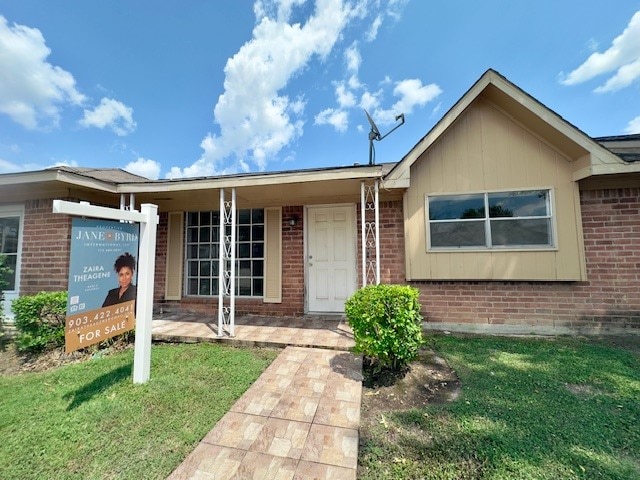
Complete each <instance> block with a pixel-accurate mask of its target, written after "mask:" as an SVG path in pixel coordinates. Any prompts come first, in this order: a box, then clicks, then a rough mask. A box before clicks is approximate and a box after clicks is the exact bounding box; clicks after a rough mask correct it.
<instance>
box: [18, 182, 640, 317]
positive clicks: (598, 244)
mask: <svg viewBox="0 0 640 480" xmlns="http://www.w3.org/2000/svg"><path fill="white" fill-rule="evenodd" d="M580 201H581V209H582V223H583V230H584V244H585V251H586V266H587V277H588V281H586V282H485V281H482V282H442V281H438V282H412V285H414V286H416V287H417V288H419V290H420V291H421V303H422V305H423V313H424V315H425V319H427V320H428V321H429V322H437V323H442V322H447V323H459V324H475V325H479V324H481V325H519V326H534V327H538V326H540V327H569V328H577V327H579V328H585V327H586V328H591V329H600V328H604V329H606V328H626V329H629V328H633V329H640V215H639V214H640V189H638V188H633V189H612V190H587V191H582V192H581V194H580ZM51 210H52V201H51V200H42V199H41V200H32V201H29V202H27V203H26V204H25V217H24V230H23V232H24V236H23V245H22V253H23V255H22V276H21V285H20V291H21V293H22V294H33V293H37V292H39V291H54V290H65V289H66V288H67V276H68V264H67V262H68V259H69V240H70V239H69V236H70V230H71V221H70V218H69V217H68V216H66V215H59V214H53V213H52V212H51ZM282 213H283V214H282V243H283V258H282V262H283V272H282V273H283V275H282V285H283V291H282V293H283V298H282V303H278V304H274V303H263V302H262V300H261V299H243V298H237V299H236V311H237V313H238V314H258V315H302V314H303V313H304V294H305V289H304V247H303V238H304V235H303V232H304V225H303V207H302V206H289V207H284V208H283V212H282ZM293 216H295V217H296V218H297V224H296V225H295V226H290V225H289V219H290V218H291V217H293ZM357 217H358V218H357V222H358V223H357V225H358V228H357V235H358V244H357V245H358V248H357V252H358V253H357V254H358V264H357V271H358V276H360V270H361V257H360V254H361V251H360V245H361V243H360V228H359V225H360V218H359V217H360V208H359V206H358V208H357ZM157 241H158V245H157V256H156V278H155V296H154V298H155V302H156V306H158V305H160V304H161V303H163V304H164V305H165V306H167V307H169V308H172V309H184V310H189V311H203V312H207V313H212V314H215V311H216V308H217V299H201V298H189V299H183V300H182V301H181V302H162V299H163V295H164V282H165V273H166V242H167V215H166V213H161V214H160V224H159V226H158V239H157ZM380 246H381V262H380V263H381V268H380V271H381V280H382V281H383V282H384V283H403V282H404V281H405V279H404V275H405V274H404V228H403V213H402V202H401V201H393V202H381V203H380ZM358 285H361V279H360V278H359V280H358Z"/></svg>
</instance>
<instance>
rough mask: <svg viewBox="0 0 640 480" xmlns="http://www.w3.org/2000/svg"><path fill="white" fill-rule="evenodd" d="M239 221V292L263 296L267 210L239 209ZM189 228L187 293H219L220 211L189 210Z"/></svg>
mask: <svg viewBox="0 0 640 480" xmlns="http://www.w3.org/2000/svg"><path fill="white" fill-rule="evenodd" d="M236 223H237V225H236V292H235V293H236V295H238V296H241V297H262V296H263V294H264V210H262V209H241V210H238V212H237V215H236ZM228 228H230V227H228ZM186 229H187V231H186V262H187V281H186V290H187V292H186V293H187V295H198V296H216V295H218V287H219V285H218V282H219V275H220V265H219V263H220V260H219V255H220V212H218V211H213V212H188V213H187V225H186ZM227 234H230V232H227Z"/></svg>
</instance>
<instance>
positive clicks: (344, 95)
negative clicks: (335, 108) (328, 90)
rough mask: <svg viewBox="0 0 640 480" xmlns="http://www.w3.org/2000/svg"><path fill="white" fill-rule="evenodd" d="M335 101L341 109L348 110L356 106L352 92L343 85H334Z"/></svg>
mask: <svg viewBox="0 0 640 480" xmlns="http://www.w3.org/2000/svg"><path fill="white" fill-rule="evenodd" d="M336 99H337V100H338V105H340V107H341V108H349V107H353V106H355V105H356V96H355V95H354V94H353V92H351V91H349V90H347V87H346V86H345V85H344V83H338V84H337V85H336Z"/></svg>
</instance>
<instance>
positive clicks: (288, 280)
mask: <svg viewBox="0 0 640 480" xmlns="http://www.w3.org/2000/svg"><path fill="white" fill-rule="evenodd" d="M293 217H295V218H296V225H294V226H291V225H289V220H290V219H291V218H293ZM303 217H304V209H303V207H302V206H288V207H283V208H282V302H280V303H265V302H263V301H262V299H261V298H241V297H236V314H237V315H244V314H252V315H275V316H300V315H303V314H304V221H303ZM166 238H167V216H166V215H161V216H160V225H159V228H158V239H157V242H158V248H157V252H158V254H157V256H156V282H155V284H156V285H155V290H156V292H155V302H156V304H157V308H159V307H160V306H162V308H163V309H169V310H171V311H175V310H182V311H190V312H203V313H207V314H211V315H215V314H216V313H217V311H218V298H217V297H215V298H210V297H204V298H199V297H185V298H183V299H182V300H181V301H164V300H163V296H164V281H165V272H166V250H167V240H166Z"/></svg>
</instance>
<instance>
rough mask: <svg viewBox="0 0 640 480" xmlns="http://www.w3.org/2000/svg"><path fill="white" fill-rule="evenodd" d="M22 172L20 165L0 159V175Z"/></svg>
mask: <svg viewBox="0 0 640 480" xmlns="http://www.w3.org/2000/svg"><path fill="white" fill-rule="evenodd" d="M21 171H23V169H22V167H21V166H20V165H17V164H15V163H11V162H9V161H8V160H4V159H2V158H0V173H15V172H21Z"/></svg>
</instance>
